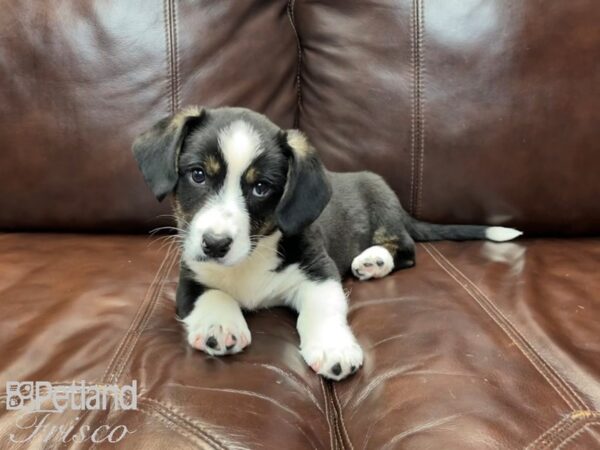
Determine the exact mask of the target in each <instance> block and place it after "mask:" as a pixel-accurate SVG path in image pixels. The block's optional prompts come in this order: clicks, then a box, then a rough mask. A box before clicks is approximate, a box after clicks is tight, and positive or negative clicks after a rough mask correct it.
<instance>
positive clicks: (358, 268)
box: [351, 245, 394, 281]
mask: <svg viewBox="0 0 600 450" xmlns="http://www.w3.org/2000/svg"><path fill="white" fill-rule="evenodd" d="M351 267H352V273H353V274H354V276H355V277H356V278H358V279H359V280H361V281H366V280H369V279H371V278H382V277H385V276H386V275H387V274H389V273H390V272H391V271H392V269H393V268H394V258H393V257H392V255H391V254H390V252H389V251H388V250H387V249H386V248H384V247H381V246H379V245H374V246H373V247H369V248H368V249H366V250H365V251H364V252H362V253H361V254H360V255H358V256H357V257H356V258H354V260H353V261H352V266H351Z"/></svg>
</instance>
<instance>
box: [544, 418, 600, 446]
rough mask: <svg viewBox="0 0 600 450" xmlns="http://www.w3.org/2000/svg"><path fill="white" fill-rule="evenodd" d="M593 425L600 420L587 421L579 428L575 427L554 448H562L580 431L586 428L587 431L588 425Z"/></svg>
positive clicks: (598, 423) (599, 422) (597, 423)
mask: <svg viewBox="0 0 600 450" xmlns="http://www.w3.org/2000/svg"><path fill="white" fill-rule="evenodd" d="M590 425H591V426H594V425H600V421H595V422H587V423H585V424H584V425H583V426H581V427H580V428H579V429H576V430H575V431H574V432H573V433H571V434H570V435H569V436H567V437H566V438H565V440H564V441H562V442H560V443H559V444H558V445H557V446H556V447H555V450H560V449H561V448H564V446H565V445H566V444H568V443H569V442H571V441H573V440H574V439H575V438H577V436H579V435H580V434H581V433H583V432H584V431H586V430H588V431H589V428H588V427H589V426H590Z"/></svg>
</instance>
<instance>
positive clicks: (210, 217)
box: [184, 120, 261, 265]
mask: <svg viewBox="0 0 600 450" xmlns="http://www.w3.org/2000/svg"><path fill="white" fill-rule="evenodd" d="M218 143H219V148H220V149H221V152H222V153H223V157H224V159H225V164H226V170H227V172H226V175H225V181H224V183H223V186H222V187H221V190H220V191H219V192H218V194H217V195H216V196H214V197H213V198H212V199H211V200H210V201H209V202H208V203H207V204H206V205H205V206H204V207H203V208H202V209H201V210H200V211H198V212H197V213H196V215H195V216H194V218H193V219H192V222H191V224H190V225H191V226H190V233H189V237H188V241H187V243H186V246H185V253H184V257H187V258H189V259H190V260H191V261H194V260H195V258H196V256H197V255H203V252H202V236H203V235H204V233H214V234H222V235H227V236H229V237H231V238H232V239H233V243H232V244H231V249H230V250H229V252H228V253H227V255H225V257H223V258H222V260H220V262H221V263H222V264H224V265H234V264H237V263H238V262H240V261H241V260H243V259H244V258H245V257H246V256H247V255H248V254H249V252H250V249H251V245H250V216H249V215H248V210H247V209H246V203H245V201H244V196H243V193H242V187H241V180H242V175H243V174H244V172H245V171H246V169H247V168H248V166H249V165H250V163H251V162H252V161H253V160H254V158H256V156H258V155H259V154H260V152H261V145H260V143H261V141H260V135H259V134H258V132H256V130H254V129H253V128H252V127H251V126H250V125H249V124H248V123H246V122H244V121H242V120H239V121H236V122H233V123H232V124H231V125H229V126H228V127H226V128H224V129H223V130H221V131H220V132H219V136H218Z"/></svg>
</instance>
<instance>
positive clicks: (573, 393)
mask: <svg viewBox="0 0 600 450" xmlns="http://www.w3.org/2000/svg"><path fill="white" fill-rule="evenodd" d="M431 246H432V247H433V248H434V249H435V250H436V252H437V253H438V254H439V255H440V256H441V257H442V258H443V259H444V260H446V261H447V262H448V264H450V266H451V267H454V269H455V270H456V271H457V272H458V273H459V274H460V275H462V276H463V277H464V278H465V279H466V280H467V281H468V282H469V283H470V284H471V285H472V286H473V288H474V289H475V290H477V291H478V292H479V293H480V295H481V296H482V297H483V298H484V299H485V300H487V303H488V304H489V305H490V306H491V308H492V309H494V310H495V311H496V312H497V314H498V315H500V317H501V318H503V319H504V320H505V321H506V322H507V323H508V324H509V325H510V327H511V328H512V329H513V330H514V332H515V334H516V335H517V337H519V338H520V339H521V340H522V341H523V342H524V343H525V344H526V345H527V346H528V347H529V348H530V349H531V351H532V352H533V353H534V355H535V356H537V358H538V359H539V360H540V362H541V363H542V364H543V365H545V366H546V369H547V370H548V372H550V373H551V374H552V375H554V376H555V377H557V378H558V380H559V384H560V382H562V385H563V386H562V387H563V388H564V389H566V390H567V392H566V393H567V394H569V393H570V395H571V400H573V401H574V402H575V403H576V404H577V402H579V404H578V406H580V407H581V408H580V409H581V410H585V411H589V410H590V407H589V406H588V405H587V404H586V403H585V401H583V399H582V398H581V397H580V396H579V395H578V394H577V392H576V391H575V390H574V389H573V388H572V386H571V385H570V384H569V383H568V382H567V381H566V380H565V379H564V378H563V377H562V375H561V374H560V373H559V372H558V371H557V370H556V369H554V367H553V366H552V365H551V364H550V363H548V362H547V361H546V360H545V359H544V358H543V357H542V355H541V354H540V353H539V351H537V349H536V347H535V345H533V344H532V343H531V342H529V341H528V340H527V338H526V337H525V336H524V335H522V334H521V333H520V332H519V331H518V329H517V327H516V326H515V325H513V323H512V322H511V321H510V319H509V318H508V317H506V315H505V314H504V313H503V312H502V311H501V310H500V309H499V308H498V307H497V306H496V305H495V304H494V303H493V302H492V301H491V300H490V299H489V298H488V297H487V295H486V294H485V293H484V292H483V291H482V290H481V289H480V288H479V287H478V286H477V285H476V284H475V283H474V282H473V281H471V280H470V279H469V278H468V277H467V276H466V275H465V274H463V273H462V272H461V271H460V270H459V269H458V268H457V267H455V266H454V265H453V264H452V263H451V262H450V261H449V260H448V259H447V258H446V257H445V256H444V255H443V254H442V253H441V252H440V251H439V250H438V249H437V248H436V247H435V246H434V245H431ZM575 409H577V408H575Z"/></svg>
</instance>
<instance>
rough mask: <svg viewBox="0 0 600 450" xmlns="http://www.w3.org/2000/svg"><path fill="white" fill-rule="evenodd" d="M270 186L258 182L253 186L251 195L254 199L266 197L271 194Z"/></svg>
mask: <svg viewBox="0 0 600 450" xmlns="http://www.w3.org/2000/svg"><path fill="white" fill-rule="evenodd" d="M271 190H272V188H271V185H270V184H269V183H265V182H264V181H259V182H258V183H256V184H255V185H254V188H253V189H252V195H254V196H255V197H266V196H267V195H269V194H270V193H271Z"/></svg>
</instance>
